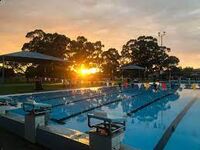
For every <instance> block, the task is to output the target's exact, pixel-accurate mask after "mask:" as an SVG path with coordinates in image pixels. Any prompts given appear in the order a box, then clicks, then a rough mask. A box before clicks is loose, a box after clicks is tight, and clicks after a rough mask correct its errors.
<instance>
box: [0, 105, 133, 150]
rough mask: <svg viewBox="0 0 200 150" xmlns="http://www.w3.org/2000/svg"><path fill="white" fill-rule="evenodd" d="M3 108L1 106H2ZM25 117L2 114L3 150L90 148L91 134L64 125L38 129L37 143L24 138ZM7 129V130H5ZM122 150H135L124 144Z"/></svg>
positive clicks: (0, 136)
mask: <svg viewBox="0 0 200 150" xmlns="http://www.w3.org/2000/svg"><path fill="white" fill-rule="evenodd" d="M0 108H1V107H0ZM24 123H25V121H24V118H23V117H21V116H18V115H15V114H9V113H8V114H1V115H0V127H1V128H0V133H1V134H0V148H3V150H11V149H16V150H18V149H19V150H23V149H30V150H41V149H53V150H57V149H59V150H66V148H67V149H69V150H89V136H88V134H86V133H82V132H79V131H76V130H73V129H69V128H65V127H63V126H62V125H47V126H41V127H38V128H37V130H36V143H37V144H32V143H30V142H28V141H26V140H25V139H24V134H25V133H24V128H25V125H24ZM4 129H6V130H4ZM121 150H135V149H133V148H131V147H128V146H125V145H122V148H121Z"/></svg>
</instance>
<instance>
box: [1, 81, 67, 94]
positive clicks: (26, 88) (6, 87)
mask: <svg viewBox="0 0 200 150" xmlns="http://www.w3.org/2000/svg"><path fill="white" fill-rule="evenodd" d="M34 88H35V84H34V83H29V84H26V83H23V84H3V85H1V84H0V95H5V94H16V93H27V92H35V90H34ZM43 88H44V91H50V90H60V89H64V88H63V84H62V83H55V84H43Z"/></svg>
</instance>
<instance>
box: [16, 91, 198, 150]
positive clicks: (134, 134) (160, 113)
mask: <svg viewBox="0 0 200 150" xmlns="http://www.w3.org/2000/svg"><path fill="white" fill-rule="evenodd" d="M169 93H171V94H170V95H168V96H166V97H163V96H165V95H167V94H169ZM197 95H198V90H197V91H195V90H182V91H179V90H178V91H175V92H174V91H162V90H160V91H157V92H155V91H153V90H151V89H149V90H145V89H138V88H137V87H135V88H131V87H129V88H125V89H123V90H121V89H118V88H116V87H113V88H97V89H82V90H73V91H62V92H52V93H51V92H50V93H42V94H32V95H22V96H13V97H12V98H13V99H16V100H17V101H20V102H24V101H27V99H34V100H35V101H36V102H42V103H47V104H51V105H52V107H53V109H52V112H51V114H50V118H51V120H52V121H51V122H50V123H52V124H57V123H58V122H62V123H64V124H63V126H65V127H67V128H72V129H76V130H79V131H82V132H88V131H89V130H90V129H89V128H88V126H87V114H88V113H92V112H94V111H97V110H98V111H99V110H101V111H106V112H107V113H110V114H114V115H120V116H121V115H127V113H129V112H131V111H132V110H135V109H137V108H140V107H141V106H144V105H145V104H147V103H150V102H152V101H154V100H155V99H157V98H160V97H162V98H161V99H159V100H158V101H156V102H154V103H152V104H151V105H149V106H147V107H145V108H143V109H141V110H139V111H137V112H136V113H133V114H132V115H130V116H127V123H126V131H125V136H124V140H123V143H124V144H127V145H129V146H132V147H134V148H138V149H144V150H149V149H153V148H154V147H155V146H156V144H157V143H158V142H159V140H160V139H161V137H162V135H163V134H164V133H165V131H166V129H167V128H168V127H169V126H170V124H171V123H172V122H173V120H174V119H175V118H176V117H177V115H178V114H179V113H180V112H181V111H182V110H183V109H184V107H185V106H186V105H187V104H188V103H189V102H190V101H191V100H192V99H194V98H195V97H196V96H197ZM12 113H17V114H21V115H24V112H23V110H22V109H16V110H13V111H12ZM72 115H73V117H71V116H72ZM198 115H200V98H199V100H197V101H196V102H195V103H194V104H193V105H192V107H191V108H190V109H189V111H188V113H187V114H186V115H185V116H184V118H183V119H182V120H181V122H180V124H179V125H178V127H177V129H176V130H175V132H174V133H173V134H172V136H171V138H170V139H169V141H168V143H167V145H166V147H165V149H179V148H180V149H185V147H187V149H200V140H199V139H200V130H199V128H200V121H199V119H198ZM182 143H184V144H185V145H187V146H184V144H182ZM178 145H180V147H177V146H178Z"/></svg>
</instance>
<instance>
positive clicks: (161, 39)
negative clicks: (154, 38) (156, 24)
mask: <svg viewBox="0 0 200 150" xmlns="http://www.w3.org/2000/svg"><path fill="white" fill-rule="evenodd" d="M165 35H166V32H165V31H163V32H158V37H159V38H160V46H163V37H164V36H165Z"/></svg>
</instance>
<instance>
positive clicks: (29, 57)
mask: <svg viewBox="0 0 200 150" xmlns="http://www.w3.org/2000/svg"><path fill="white" fill-rule="evenodd" d="M6 61H13V62H23V63H37V64H43V63H67V61H66V60H64V59H60V58H57V57H53V56H49V55H45V54H41V53H38V52H29V51H19V52H15V53H9V54H4V55H0V62H2V64H3V66H2V80H1V81H2V83H3V82H4V76H5V73H4V66H5V62H6Z"/></svg>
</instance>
